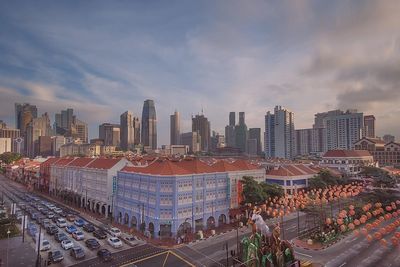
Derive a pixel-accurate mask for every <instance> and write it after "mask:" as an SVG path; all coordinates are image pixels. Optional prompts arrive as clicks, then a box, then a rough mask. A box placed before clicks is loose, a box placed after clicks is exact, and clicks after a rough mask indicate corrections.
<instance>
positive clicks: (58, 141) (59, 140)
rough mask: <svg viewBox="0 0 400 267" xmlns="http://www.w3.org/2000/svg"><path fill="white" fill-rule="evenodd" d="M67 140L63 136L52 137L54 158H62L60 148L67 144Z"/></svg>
mask: <svg viewBox="0 0 400 267" xmlns="http://www.w3.org/2000/svg"><path fill="white" fill-rule="evenodd" d="M66 142H67V141H66V138H65V137H64V136H61V135H57V136H52V137H51V153H52V155H53V156H56V157H59V156H60V148H61V146H63V145H65V144H66Z"/></svg>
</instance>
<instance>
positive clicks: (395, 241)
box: [390, 236, 399, 247]
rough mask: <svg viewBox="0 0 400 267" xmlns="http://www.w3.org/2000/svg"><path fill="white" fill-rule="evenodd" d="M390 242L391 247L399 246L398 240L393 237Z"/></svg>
mask: <svg viewBox="0 0 400 267" xmlns="http://www.w3.org/2000/svg"><path fill="white" fill-rule="evenodd" d="M390 241H391V242H392V245H393V246H394V247H397V246H398V245H399V239H397V238H396V237H394V236H393V237H392V238H391V239H390Z"/></svg>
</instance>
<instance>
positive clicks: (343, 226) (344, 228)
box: [340, 224, 346, 232]
mask: <svg viewBox="0 0 400 267" xmlns="http://www.w3.org/2000/svg"><path fill="white" fill-rule="evenodd" d="M340 230H341V231H342V232H345V231H346V225H344V224H342V225H341V226H340Z"/></svg>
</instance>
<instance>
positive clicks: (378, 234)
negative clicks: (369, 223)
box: [374, 232, 382, 240]
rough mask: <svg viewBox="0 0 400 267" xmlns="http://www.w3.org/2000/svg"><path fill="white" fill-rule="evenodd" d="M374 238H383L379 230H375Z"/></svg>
mask: <svg viewBox="0 0 400 267" xmlns="http://www.w3.org/2000/svg"><path fill="white" fill-rule="evenodd" d="M374 238H375V239H376V240H380V239H382V234H381V233H379V232H375V233H374Z"/></svg>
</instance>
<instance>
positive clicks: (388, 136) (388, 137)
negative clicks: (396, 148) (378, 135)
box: [382, 134, 396, 144]
mask: <svg viewBox="0 0 400 267" xmlns="http://www.w3.org/2000/svg"><path fill="white" fill-rule="evenodd" d="M382 139H383V141H385V143H386V144H387V143H390V142H395V141H396V140H395V139H396V138H395V137H394V135H391V134H385V135H384V136H383V137H382Z"/></svg>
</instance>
